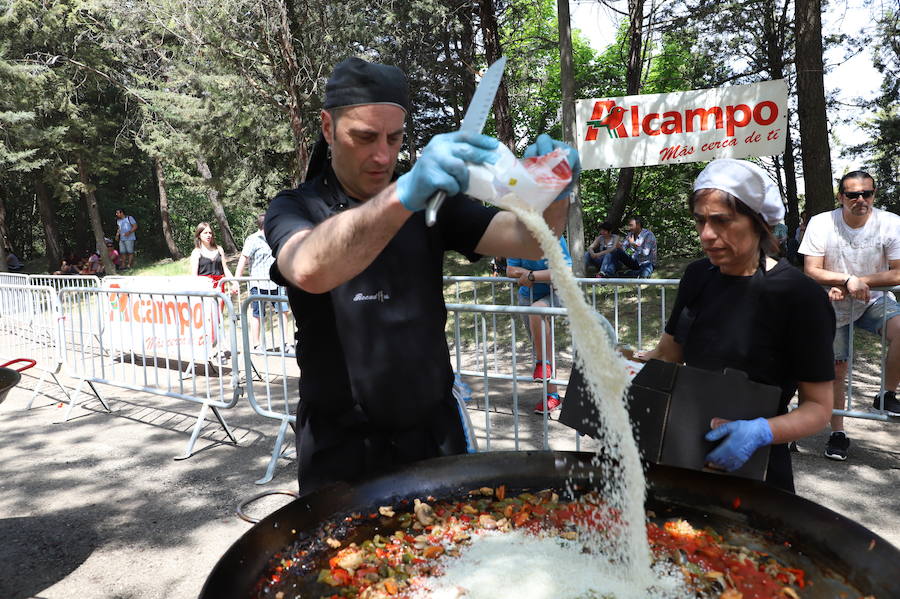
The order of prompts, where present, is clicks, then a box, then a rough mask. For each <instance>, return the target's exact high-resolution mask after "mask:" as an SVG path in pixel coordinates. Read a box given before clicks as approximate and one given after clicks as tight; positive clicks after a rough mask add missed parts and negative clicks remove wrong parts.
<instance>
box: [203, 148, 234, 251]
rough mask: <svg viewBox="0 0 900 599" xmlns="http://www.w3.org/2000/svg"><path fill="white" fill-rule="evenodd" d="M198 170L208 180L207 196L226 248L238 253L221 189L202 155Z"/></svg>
mask: <svg viewBox="0 0 900 599" xmlns="http://www.w3.org/2000/svg"><path fill="white" fill-rule="evenodd" d="M197 170H198V171H200V175H201V176H202V177H203V180H204V181H205V182H206V197H207V199H209V203H210V205H211V206H212V209H213V214H214V215H215V217H216V222H217V223H218V224H219V229H221V231H222V235H221V236H220V238H221V241H222V245H223V246H225V250H227V251H228V252H229V253H231V254H236V253H237V251H238V247H237V244H236V243H235V242H234V234H233V233H232V232H231V227H230V226H229V225H228V218H227V217H226V216H225V206H224V205H222V201H221V200H220V199H219V191H218V190H217V189H216V187H215V185H214V184H213V181H212V178H213V177H212V173H211V172H210V170H209V165H208V164H207V163H206V159H205V158H203V157H202V156H201V157H200V158H197Z"/></svg>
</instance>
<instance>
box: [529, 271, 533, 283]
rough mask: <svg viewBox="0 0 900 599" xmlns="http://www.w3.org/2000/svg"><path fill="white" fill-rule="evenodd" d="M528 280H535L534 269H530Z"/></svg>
mask: <svg viewBox="0 0 900 599" xmlns="http://www.w3.org/2000/svg"><path fill="white" fill-rule="evenodd" d="M528 280H529V281H534V271H533V270H529V271H528Z"/></svg>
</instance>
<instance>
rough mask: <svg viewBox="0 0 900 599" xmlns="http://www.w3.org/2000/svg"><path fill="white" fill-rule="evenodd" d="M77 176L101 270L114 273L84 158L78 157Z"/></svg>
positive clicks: (114, 267)
mask: <svg viewBox="0 0 900 599" xmlns="http://www.w3.org/2000/svg"><path fill="white" fill-rule="evenodd" d="M78 176H79V178H80V179H81V186H82V192H81V193H82V194H83V195H84V200H85V204H86V205H87V214H88V218H89V219H90V221H91V229H92V230H93V231H94V242H95V243H96V245H97V248H98V249H99V250H100V260H102V261H103V268H104V269H105V270H106V272H107V273H110V274H113V273H115V272H116V265H115V264H113V261H112V258H110V257H109V251H107V249H106V239H105V236H104V235H103V221H102V220H101V219H100V209H99V208H98V207H97V197H96V196H95V195H94V188H93V187H92V186H91V185H90V183H89V182H88V174H87V168H86V167H85V165H84V158H82V157H81V156H78Z"/></svg>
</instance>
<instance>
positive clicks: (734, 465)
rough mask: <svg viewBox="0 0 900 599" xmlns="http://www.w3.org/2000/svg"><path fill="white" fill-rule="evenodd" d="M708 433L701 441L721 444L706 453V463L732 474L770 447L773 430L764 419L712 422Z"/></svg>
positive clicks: (717, 419)
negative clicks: (759, 450) (763, 448)
mask: <svg viewBox="0 0 900 599" xmlns="http://www.w3.org/2000/svg"><path fill="white" fill-rule="evenodd" d="M710 427H711V428H712V430H711V431H709V432H708V433H706V436H705V437H704V438H705V439H706V440H707V441H718V440H720V439H725V440H724V441H722V442H721V443H720V444H719V445H718V447H716V448H715V449H714V450H712V451H711V452H709V454H708V455H707V456H706V461H707V463H709V464H710V465H711V466H713V467H714V468H720V469H722V470H727V471H728V472H733V471H735V470H737V469H738V468H740V467H741V466H743V465H744V463H745V462H746V461H747V460H749V459H750V456H752V455H753V453H754V452H755V451H756V450H757V449H759V448H760V447H763V446H765V445H769V444H771V443H772V439H773V438H774V437H773V435H772V427H771V426H769V421H768V420H766V419H765V418H756V419H754V420H732V421H730V422H729V421H727V420H724V419H722V418H713V419H712V422H710Z"/></svg>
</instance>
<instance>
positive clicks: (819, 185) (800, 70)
mask: <svg viewBox="0 0 900 599" xmlns="http://www.w3.org/2000/svg"><path fill="white" fill-rule="evenodd" d="M794 11H795V16H794V20H795V22H796V28H797V41H796V44H797V51H796V59H795V60H796V63H797V116H798V117H799V119H800V153H801V156H802V158H803V183H804V186H805V188H806V210H807V211H808V212H809V215H810V216H814V215H816V214H818V213H820V212H825V211H827V210H831V208H832V207H833V206H834V185H833V183H832V173H831V147H830V146H829V144H828V117H827V114H826V111H825V82H824V66H823V60H822V2H821V0H796V3H795V5H794Z"/></svg>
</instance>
